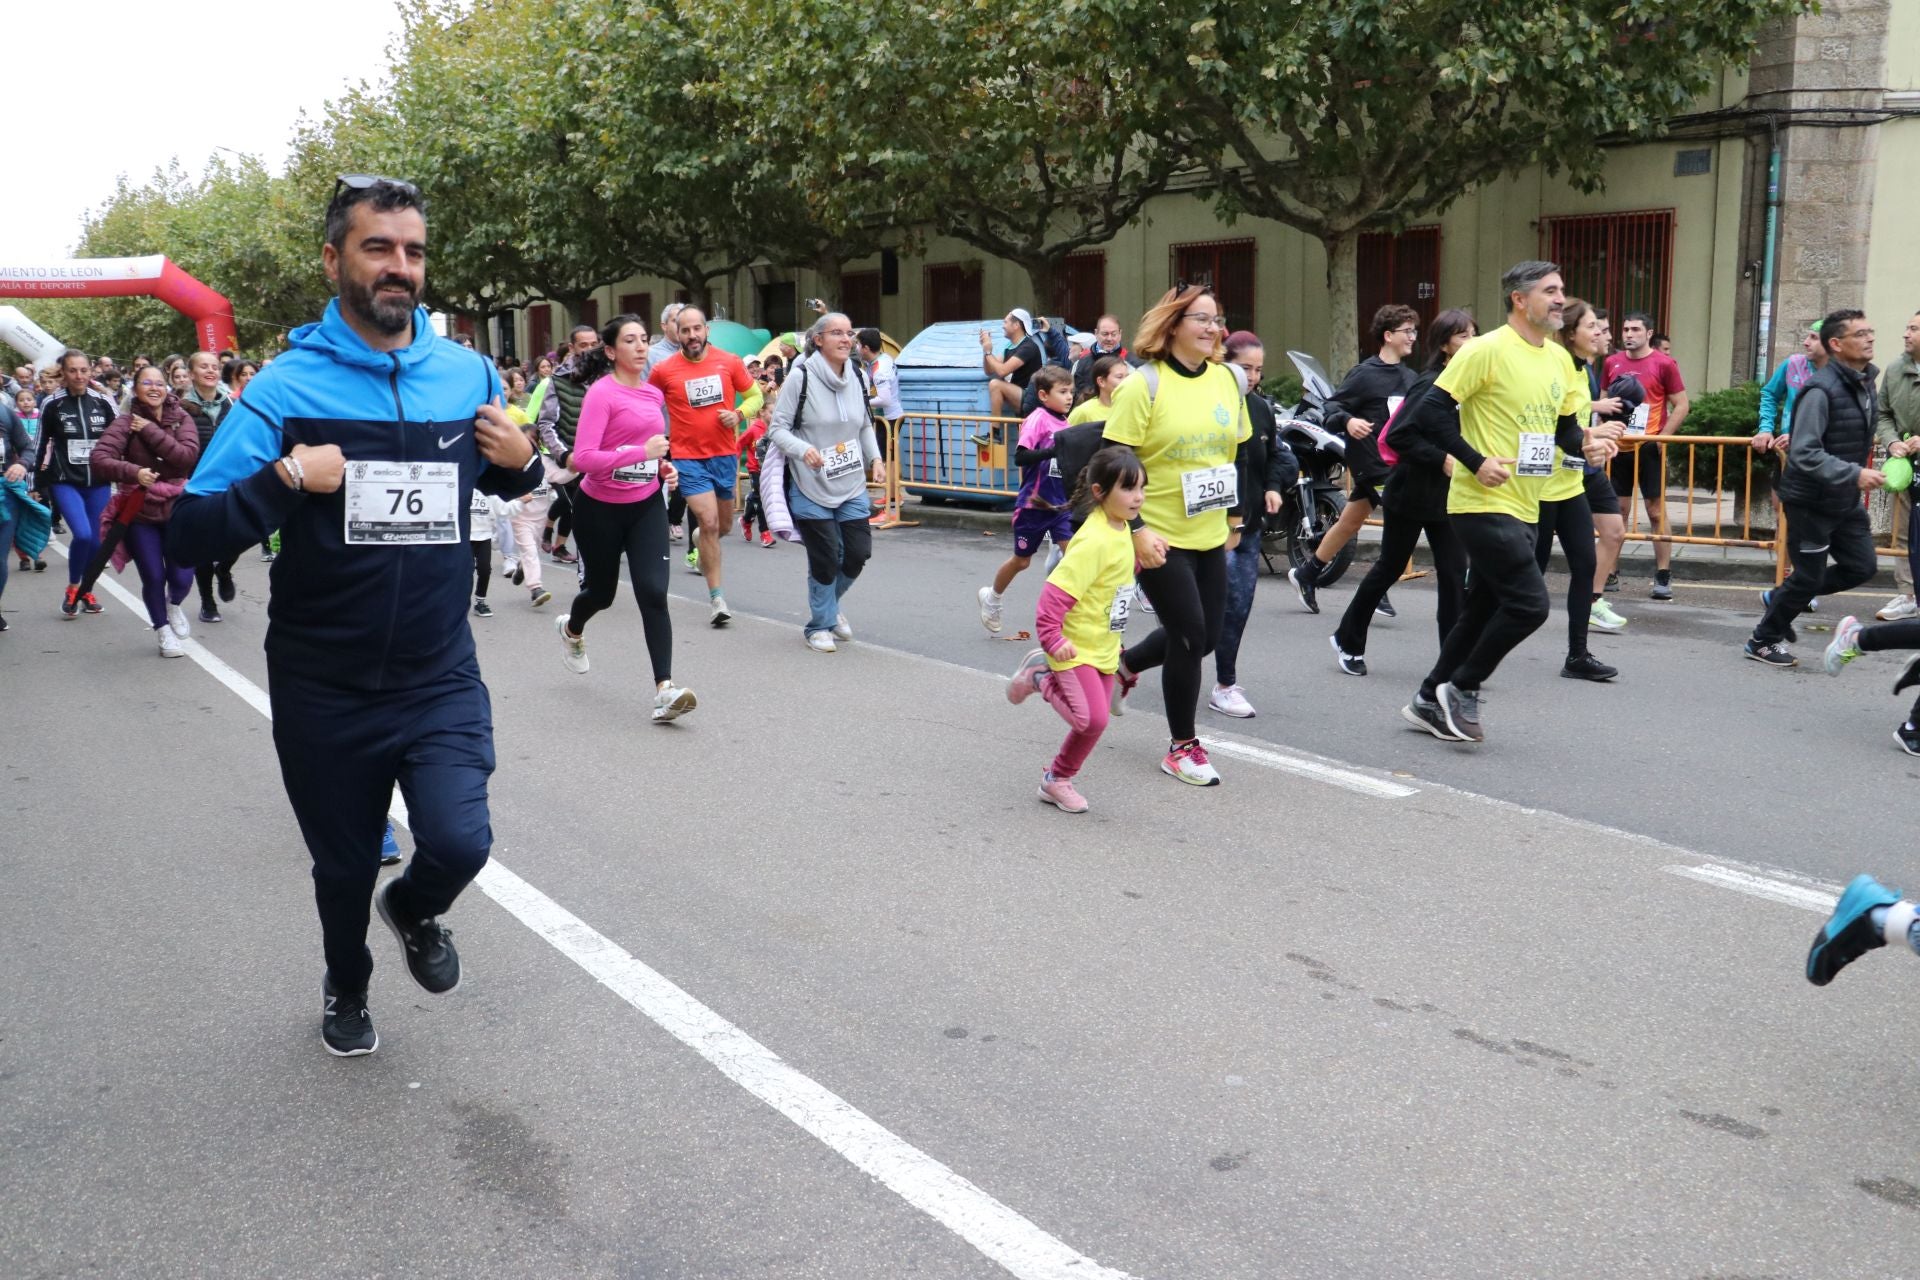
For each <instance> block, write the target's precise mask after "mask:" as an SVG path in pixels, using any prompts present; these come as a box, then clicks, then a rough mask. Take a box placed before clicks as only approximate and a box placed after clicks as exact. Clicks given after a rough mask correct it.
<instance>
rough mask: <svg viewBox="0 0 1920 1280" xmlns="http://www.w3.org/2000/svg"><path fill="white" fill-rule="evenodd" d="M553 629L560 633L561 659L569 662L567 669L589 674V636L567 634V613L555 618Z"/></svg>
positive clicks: (577, 673)
mask: <svg viewBox="0 0 1920 1280" xmlns="http://www.w3.org/2000/svg"><path fill="white" fill-rule="evenodd" d="M553 629H554V630H555V631H557V632H559V633H560V661H562V662H564V663H566V664H567V670H569V671H571V672H573V674H575V675H577V676H583V675H585V674H587V638H586V637H585V636H574V635H568V634H567V615H566V614H564V613H563V614H561V615H560V616H559V617H557V618H555V619H554V620H553Z"/></svg>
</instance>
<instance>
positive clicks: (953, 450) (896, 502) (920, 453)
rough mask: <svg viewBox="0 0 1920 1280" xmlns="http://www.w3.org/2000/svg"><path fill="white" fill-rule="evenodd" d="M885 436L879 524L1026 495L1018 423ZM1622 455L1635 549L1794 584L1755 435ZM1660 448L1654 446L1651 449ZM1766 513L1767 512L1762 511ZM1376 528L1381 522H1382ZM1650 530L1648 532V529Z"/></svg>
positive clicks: (898, 429)
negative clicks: (932, 505) (1670, 551)
mask: <svg viewBox="0 0 1920 1280" xmlns="http://www.w3.org/2000/svg"><path fill="white" fill-rule="evenodd" d="M876 428H877V429H878V428H884V435H885V438H886V455H887V479H886V483H885V484H884V485H873V484H869V485H868V488H869V489H870V490H872V491H873V493H874V509H875V512H876V516H875V524H876V525H877V526H878V527H881V528H893V527H911V526H912V525H914V524H915V523H917V522H915V521H911V520H906V519H904V518H903V513H904V506H903V503H904V499H905V497H906V495H907V491H908V490H910V489H911V490H914V491H916V492H917V493H919V494H920V495H921V496H922V497H923V498H925V497H926V496H928V495H933V496H935V497H939V496H951V497H954V498H972V499H995V500H1004V501H1007V502H1011V500H1012V499H1013V498H1015V497H1017V496H1018V494H1019V469H1018V467H1017V466H1015V465H1014V462H1013V445H1014V442H1015V440H1016V438H1017V435H1018V432H1019V430H1020V420H1019V419H1018V418H1008V417H997V416H992V415H987V414H971V413H957V414H952V413H909V414H907V415H906V416H904V417H902V418H900V419H898V420H897V421H894V422H890V423H876ZM1620 446H1621V452H1620V457H1619V458H1617V459H1615V461H1614V462H1613V463H1612V464H1610V466H1609V471H1611V470H1613V469H1614V468H1621V469H1623V471H1627V472H1630V476H1631V484H1630V485H1629V488H1628V493H1627V496H1626V499H1625V501H1624V503H1623V505H1622V514H1623V515H1624V517H1625V519H1626V525H1627V535H1626V536H1627V538H1628V539H1629V540H1631V541H1635V542H1671V543H1676V544H1680V545H1683V546H1698V547H1750V548H1753V549H1756V550H1761V551H1770V552H1772V553H1773V556H1774V581H1775V582H1776V583H1777V582H1779V581H1781V580H1782V579H1784V578H1785V577H1786V572H1787V568H1788V565H1789V561H1788V556H1787V541H1786V517H1785V513H1784V512H1782V511H1781V510H1780V507H1779V503H1778V500H1777V498H1775V497H1774V496H1773V492H1774V481H1773V476H1772V475H1771V474H1769V472H1770V469H1771V468H1773V465H1774V464H1772V463H1771V462H1769V461H1768V459H1767V456H1766V455H1764V454H1755V453H1754V452H1753V448H1752V442H1751V439H1750V437H1747V436H1687V435H1679V436H1649V435H1644V434H1630V435H1626V436H1623V437H1622V438H1621V440H1620ZM1649 446H1651V447H1649ZM1649 465H1653V466H1659V467H1660V468H1661V484H1660V487H1659V489H1658V490H1657V492H1658V493H1659V494H1660V496H1661V502H1660V504H1659V507H1658V509H1657V510H1653V511H1649V510H1647V509H1646V504H1645V503H1644V501H1643V499H1642V496H1641V489H1640V477H1641V473H1642V469H1643V468H1644V467H1646V466H1649ZM1756 493H1757V494H1758V495H1759V497H1760V501H1761V502H1763V503H1767V504H1769V506H1770V507H1771V509H1772V511H1773V514H1774V520H1773V527H1772V528H1771V529H1768V528H1766V527H1765V523H1764V522H1763V523H1762V526H1761V527H1760V528H1758V529H1756V528H1755V527H1754V514H1755V513H1754V500H1755V496H1756ZM1901 496H1902V495H1882V496H1881V497H1879V498H1878V499H1876V498H1874V497H1873V496H1872V495H1868V496H1867V498H1866V501H1867V502H1868V503H1869V506H1872V504H1873V503H1874V502H1875V501H1879V502H1883V503H1885V504H1886V505H1887V510H1888V513H1889V514H1888V525H1889V528H1888V530H1887V533H1886V535H1885V537H1884V539H1881V538H1876V544H1877V546H1876V549H1877V551H1878V553H1879V554H1880V555H1882V556H1886V557H1889V558H1893V557H1905V556H1906V554H1907V540H1906V533H1907V530H1906V522H1905V521H1904V520H1902V519H1900V518H1899V511H1900V508H1901V507H1902V506H1903V505H1904V504H1903V503H1901V502H1900V501H1899V498H1900V497H1901ZM1763 510H1764V508H1763ZM1369 523H1378V517H1377V516H1376V517H1374V519H1372V520H1370V521H1369ZM1643 525H1645V526H1646V527H1644V528H1643V527H1642V526H1643Z"/></svg>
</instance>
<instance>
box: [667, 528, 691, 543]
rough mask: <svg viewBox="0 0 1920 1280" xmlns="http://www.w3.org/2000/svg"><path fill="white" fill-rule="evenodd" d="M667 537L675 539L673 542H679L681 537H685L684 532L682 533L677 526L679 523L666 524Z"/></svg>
mask: <svg viewBox="0 0 1920 1280" xmlns="http://www.w3.org/2000/svg"><path fill="white" fill-rule="evenodd" d="M667 537H669V538H671V539H673V541H675V542H680V541H682V540H683V539H685V537H686V534H684V533H682V532H681V531H680V526H679V525H677V524H670V525H668V526H667Z"/></svg>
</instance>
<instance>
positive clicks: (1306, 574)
mask: <svg viewBox="0 0 1920 1280" xmlns="http://www.w3.org/2000/svg"><path fill="white" fill-rule="evenodd" d="M1307 563H1308V564H1309V565H1310V566H1311V565H1313V563H1314V562H1313V561H1308V562H1307ZM1318 572H1319V571H1318V569H1316V568H1308V569H1305V570H1301V569H1289V570H1287V581H1288V582H1291V583H1292V584H1293V589H1294V590H1295V591H1297V592H1298V593H1299V594H1300V603H1301V604H1303V605H1305V606H1307V612H1308V613H1318V612H1320V602H1319V601H1318V600H1317V599H1315V598H1314V584H1313V580H1314V578H1315V577H1316V576H1318Z"/></svg>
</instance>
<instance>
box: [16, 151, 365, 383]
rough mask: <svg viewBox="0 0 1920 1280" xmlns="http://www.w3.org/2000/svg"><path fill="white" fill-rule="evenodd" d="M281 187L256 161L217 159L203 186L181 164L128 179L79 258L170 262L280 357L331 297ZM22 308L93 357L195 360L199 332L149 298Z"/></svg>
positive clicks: (95, 216)
mask: <svg viewBox="0 0 1920 1280" xmlns="http://www.w3.org/2000/svg"><path fill="white" fill-rule="evenodd" d="M284 195H285V192H284V191H283V190H282V189H281V185H280V183H279V181H278V180H277V179H275V178H273V177H272V176H271V175H270V174H268V172H267V170H266V169H265V168H264V167H263V166H262V165H261V164H260V162H259V161H258V160H256V159H253V158H252V157H242V158H240V159H238V160H237V161H236V160H229V159H228V158H227V157H225V156H222V155H215V156H214V157H213V158H212V159H211V160H210V161H209V162H208V164H207V166H206V171H205V174H204V176H202V177H201V178H199V179H198V180H193V179H189V178H188V177H187V176H186V175H185V173H184V172H183V171H182V170H181V168H180V166H179V165H178V163H175V164H173V165H170V166H168V167H167V168H166V169H163V170H160V171H158V172H156V173H155V174H154V175H153V177H152V178H151V179H149V180H148V181H146V182H145V183H141V184H139V185H135V184H133V183H131V182H128V181H126V180H125V179H122V180H121V182H120V183H119V184H118V186H117V187H116V188H115V190H114V192H113V195H112V196H111V197H110V198H109V199H108V201H107V202H106V204H105V205H103V206H102V207H101V208H100V209H99V210H97V211H94V212H90V213H89V214H88V216H87V219H86V222H85V224H84V226H83V227H82V230H81V235H80V241H79V245H78V247H77V250H76V252H77V255H78V256H80V257H101V258H104V257H140V256H144V255H147V254H156V253H158V254H165V255H166V256H167V257H169V258H171V259H173V261H174V263H175V264H176V265H178V266H179V267H180V268H181V270H183V271H185V272H187V273H188V274H189V275H191V276H194V277H195V278H196V279H199V280H201V281H203V282H204V283H205V284H207V285H208V286H209V287H211V288H213V289H216V290H218V291H219V292H221V293H222V294H225V295H226V297H227V299H228V301H230V302H231V303H232V304H233V310H234V315H235V317H236V319H237V321H238V327H239V337H240V343H241V346H242V347H244V348H246V349H247V350H251V351H272V350H275V349H276V348H277V346H278V343H279V340H280V337H281V335H283V334H284V333H285V331H286V329H287V328H289V327H291V326H292V325H295V324H299V323H302V322H304V321H306V320H309V319H312V318H313V316H314V315H315V314H317V308H318V307H320V306H324V305H325V302H326V299H327V297H328V296H329V291H328V289H327V287H326V280H325V278H324V277H323V276H322V274H321V271H320V264H319V259H318V257H317V255H316V254H315V253H314V251H313V245H314V244H317V243H318V237H317V236H311V237H309V238H308V240H307V242H306V243H305V244H302V243H300V242H299V240H298V239H297V238H294V237H292V236H290V234H289V233H290V232H291V230H292V223H291V222H290V220H289V218H288V209H287V208H286V203H285V200H284ZM19 305H20V307H21V309H22V310H23V311H25V312H26V313H27V314H28V315H30V316H32V317H33V318H34V319H35V321H36V322H37V323H38V324H39V325H40V326H41V327H42V328H44V329H46V330H47V331H48V332H49V333H51V334H53V335H54V336H55V337H57V338H59V339H60V340H61V341H63V342H66V343H68V344H69V345H72V346H77V347H81V348H84V349H86V350H89V351H107V352H117V353H120V354H121V355H122V356H125V355H130V354H133V353H135V352H144V353H146V354H150V355H152V356H154V357H156V358H158V357H159V356H162V355H165V354H167V353H169V352H177V351H189V350H192V349H193V347H194V345H195V338H194V333H193V325H192V324H191V322H189V321H188V320H187V319H186V318H185V317H184V316H182V315H180V314H179V313H178V312H177V311H175V310H173V308H171V307H169V306H167V305H166V304H165V303H163V302H156V301H154V300H153V299H151V298H104V299H79V298H61V299H44V300H41V299H35V300H27V301H23V302H21V303H20V304H19Z"/></svg>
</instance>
